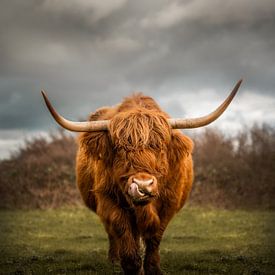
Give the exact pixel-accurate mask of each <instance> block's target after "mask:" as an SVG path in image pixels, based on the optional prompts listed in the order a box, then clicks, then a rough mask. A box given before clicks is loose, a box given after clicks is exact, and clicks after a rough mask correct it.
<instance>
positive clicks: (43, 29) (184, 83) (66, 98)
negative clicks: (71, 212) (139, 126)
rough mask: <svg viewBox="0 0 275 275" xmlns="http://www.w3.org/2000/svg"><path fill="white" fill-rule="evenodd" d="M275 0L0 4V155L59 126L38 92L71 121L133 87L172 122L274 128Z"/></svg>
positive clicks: (80, 0) (36, 0)
mask: <svg viewBox="0 0 275 275" xmlns="http://www.w3.org/2000/svg"><path fill="white" fill-rule="evenodd" d="M274 30H275V2H274V0H270V1H269V0H262V1H258V0H241V1H240V0H233V1H220V0H187V1H172V0H150V1H145V0H139V1H127V0H112V1H111V0H104V1H99V0H24V1H22V0H13V1H10V0H1V3H0V158H4V157H7V156H8V154H9V153H8V152H9V151H10V150H14V149H16V148H17V146H18V144H19V143H20V142H22V140H23V139H24V138H26V137H29V136H30V135H36V134H39V133H40V134H41V133H42V134H43V133H45V132H47V131H49V130H51V129H56V128H57V126H56V124H55V123H54V122H53V120H52V118H51V117H50V115H49V113H48V112H47V111H46V108H45V106H44V103H43V102H42V98H41V95H40V90H41V89H44V90H46V91H47V94H48V96H49V98H50V99H51V101H52V103H53V104H54V106H55V107H56V108H57V109H58V111H59V112H60V113H62V114H63V115H64V116H66V117H67V118H69V119H72V120H78V119H79V118H84V117H86V116H87V115H88V114H89V113H90V112H92V111H94V110H95V109H96V108H98V107H100V106H103V105H104V106H106V105H113V104H116V103H118V102H120V101H121V99H122V98H123V97H124V96H127V95H129V94H131V93H132V92H133V91H142V92H144V93H145V94H147V95H150V96H152V97H154V98H155V99H156V100H157V102H158V103H159V104H160V105H161V106H162V107H163V109H164V110H165V111H167V112H168V113H169V114H170V115H172V116H177V117H178V116H182V117H195V116H198V115H204V114H206V113H208V112H209V111H212V109H214V108H215V107H217V105H218V104H219V103H221V101H222V100H223V99H224V98H225V97H226V96H227V94H228V93H229V92H230V91H231V89H232V88H233V86H234V85H235V83H236V82H237V81H238V80H239V79H240V78H243V79H244V83H243V85H242V86H241V89H240V92H239V94H238V95H237V97H236V98H235V99H234V101H233V102H232V104H231V106H230V107H229V109H228V110H227V111H226V113H225V114H224V115H223V116H222V117H221V118H220V119H219V120H218V121H217V122H215V123H214V124H213V126H214V127H219V128H221V129H226V130H227V131H228V130H229V131H230V130H232V131H235V130H236V129H240V128H241V127H242V126H243V125H252V124H253V123H255V122H256V123H263V122H266V123H271V124H273V125H274V122H275V90H274V87H275V35H274Z"/></svg>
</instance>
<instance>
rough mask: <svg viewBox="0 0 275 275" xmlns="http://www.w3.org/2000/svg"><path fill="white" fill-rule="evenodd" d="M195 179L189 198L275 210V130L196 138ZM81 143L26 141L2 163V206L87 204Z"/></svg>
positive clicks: (54, 138) (209, 132) (63, 138)
mask: <svg viewBox="0 0 275 275" xmlns="http://www.w3.org/2000/svg"><path fill="white" fill-rule="evenodd" d="M193 140H194V143H195V151H194V162H195V182H194V185H193V192H192V195H191V198H190V199H189V202H190V203H191V204H194V205H197V204H199V205H210V206H218V207H226V208H237V207H241V208H265V209H266V208H267V209H274V208H275V202H274V197H275V169H274V168H275V166H274V165H275V129H274V128H272V127H270V126H267V125H264V126H254V127H252V128H251V129H246V130H243V131H242V132H240V133H239V134H237V135H234V136H233V137H230V136H226V135H224V134H222V133H221V132H220V131H219V130H217V129H215V130H213V129H206V130H205V131H204V132H203V133H201V134H198V135H197V136H195V137H194V138H193ZM75 152H76V145H75V141H74V138H73V137H72V136H68V135H65V134H64V133H62V132H61V133H56V134H52V135H51V139H50V140H47V139H45V138H42V137H40V138H36V139H34V140H32V141H28V142H26V144H25V146H23V147H22V148H21V149H20V150H19V151H18V152H17V153H16V154H14V155H13V156H12V157H11V159H9V160H3V161H1V162H0V194H1V200H0V208H48V207H53V208H54V207H59V206H64V205H79V204H82V202H81V200H80V195H79V192H78V190H77V188H76V186H75V168H74V166H75Z"/></svg>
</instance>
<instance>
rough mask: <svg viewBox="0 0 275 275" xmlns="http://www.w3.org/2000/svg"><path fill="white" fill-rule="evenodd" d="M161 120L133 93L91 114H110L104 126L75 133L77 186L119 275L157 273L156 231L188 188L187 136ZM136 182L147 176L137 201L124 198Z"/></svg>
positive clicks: (157, 111) (94, 117)
mask: <svg viewBox="0 0 275 275" xmlns="http://www.w3.org/2000/svg"><path fill="white" fill-rule="evenodd" d="M167 118H168V115H167V114H165V113H164V112H162V111H161V109H160V108H159V106H158V105H157V104H156V102H155V101H154V100H153V99H152V98H150V97H146V96H144V95H142V94H137V95H134V96H132V97H129V98H126V99H125V100H124V101H123V102H122V103H121V104H120V105H118V106H116V107H113V108H101V109H100V110H98V111H97V112H96V113H94V114H92V115H91V117H90V120H102V119H109V120H110V129H109V131H99V132H89V133H82V134H80V137H79V151H78V155H77V182H78V187H79V190H80V192H81V195H82V197H83V200H84V202H85V204H86V205H87V206H88V207H89V208H90V209H92V210H93V211H94V212H96V213H97V214H98V215H99V217H100V218H101V220H102V222H103V224H104V226H105V229H106V232H107V234H108V237H109V243H110V248H109V258H110V260H111V261H116V260H119V261H120V263H121V266H122V268H123V270H124V273H125V274H143V273H145V274H161V270H160V256H159V244H160V241H161V238H162V235H163V233H164V230H165V229H166V227H167V225H168V223H169V222H170V220H171V219H172V217H173V216H174V215H175V214H176V213H177V211H179V210H180V209H181V207H182V206H183V205H184V202H185V201H186V199H187V197H188V194H189V192H190V190H191V186H192V181H193V168H192V158H191V153H192V147H193V145H192V141H191V140H190V139H189V138H188V137H186V136H184V135H183V134H182V133H181V132H180V131H178V130H172V129H171V128H170V126H169V124H168V122H167ZM135 180H137V181H141V182H143V181H150V180H151V181H152V183H151V184H150V187H148V186H145V188H144V192H147V193H146V194H148V195H146V196H144V197H142V196H141V197H140V198H139V197H138V199H137V200H135V199H134V198H133V197H131V196H130V195H129V194H131V192H133V193H134V194H135V192H137V191H135V189H133V190H132V189H131V188H132V187H135V183H134V184H133V182H134V181H135ZM129 190H130V191H129ZM148 190H150V192H149V191H148ZM140 238H141V239H142V240H143V241H144V244H145V247H146V250H145V258H144V261H143V264H142V259H141V257H140V253H139V249H140V248H139V244H140Z"/></svg>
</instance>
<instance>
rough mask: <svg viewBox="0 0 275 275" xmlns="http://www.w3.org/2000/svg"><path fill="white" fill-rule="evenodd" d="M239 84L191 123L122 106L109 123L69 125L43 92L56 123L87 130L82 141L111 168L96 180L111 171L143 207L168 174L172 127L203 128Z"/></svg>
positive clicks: (115, 178) (221, 110) (155, 111)
mask: <svg viewBox="0 0 275 275" xmlns="http://www.w3.org/2000/svg"><path fill="white" fill-rule="evenodd" d="M241 82H242V81H241V80H240V81H239V82H238V83H237V84H236V86H235V87H234V89H233V91H232V92H231V94H230V95H229V96H228V98H227V99H226V100H225V101H224V102H223V103H222V104H221V105H220V106H219V107H218V108H217V109H216V110H215V111H214V112H212V113H210V114H209V115H207V116H204V117H199V118H192V119H181V118H179V119H171V118H168V117H167V115H166V114H165V113H163V112H162V111H161V110H160V109H159V107H158V106H157V105H156V106H154V108H148V106H147V107H146V108H144V107H143V108H142V107H141V106H140V107H136V108H133V109H132V108H130V109H129V108H128V109H127V102H126V105H125V106H124V107H123V106H120V107H119V108H121V110H118V111H117V112H116V113H115V114H114V115H113V116H112V118H111V119H110V120H96V121H87V122H72V121H69V120H67V119H65V118H63V117H62V116H60V115H59V114H58V113H57V112H56V111H55V109H54V108H53V107H52V105H51V104H50V102H49V100H48V99H47V97H46V95H45V93H44V92H42V94H43V97H44V100H45V102H46V105H47V107H48V109H49V111H50V112H51V114H52V116H53V117H54V119H55V120H56V121H57V122H58V123H59V124H60V125H61V126H62V127H64V128H66V129H68V130H71V131H76V132H85V134H83V138H84V140H85V142H86V145H87V146H86V147H87V150H88V151H90V154H91V157H93V158H96V159H97V160H98V161H100V162H103V163H104V164H105V166H104V167H109V170H108V171H101V172H100V173H98V174H99V175H101V176H102V178H99V179H98V180H104V178H105V177H104V173H109V174H110V173H112V175H111V178H112V179H113V181H114V183H118V185H119V187H120V188H121V191H122V192H124V193H125V194H126V197H127V198H128V199H130V200H132V201H133V202H134V203H136V204H145V203H147V202H149V201H151V200H152V199H154V198H155V197H156V196H158V193H159V184H158V183H159V182H160V181H161V179H162V178H163V177H164V176H166V175H167V173H168V170H169V163H168V157H169V153H170V152H169V150H170V149H171V147H169V145H170V144H171V142H172V140H175V138H173V135H174V134H173V131H172V129H184V128H197V127H202V126H205V125H207V124H209V123H211V122H213V121H214V120H216V119H217V118H218V117H219V116H220V115H221V114H222V113H223V112H224V111H225V109H226V108H227V107H228V105H229V104H230V102H231V101H232V99H233V97H234V96H235V94H236V93H237V91H238V88H239V86H240V84H241ZM152 102H153V104H155V103H154V101H153V100H152ZM184 146H185V145H184V144H182V146H181V147H184ZM108 176H109V177H110V175H108ZM103 185H104V184H103Z"/></svg>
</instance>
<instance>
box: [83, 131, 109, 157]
mask: <svg viewBox="0 0 275 275" xmlns="http://www.w3.org/2000/svg"><path fill="white" fill-rule="evenodd" d="M79 146H81V147H82V148H83V149H85V151H86V152H87V154H89V155H90V156H91V157H92V158H94V159H97V160H99V159H108V160H110V156H111V154H112V145H111V139H110V137H109V132H107V131H98V132H90V133H83V134H81V135H80V137H79Z"/></svg>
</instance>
